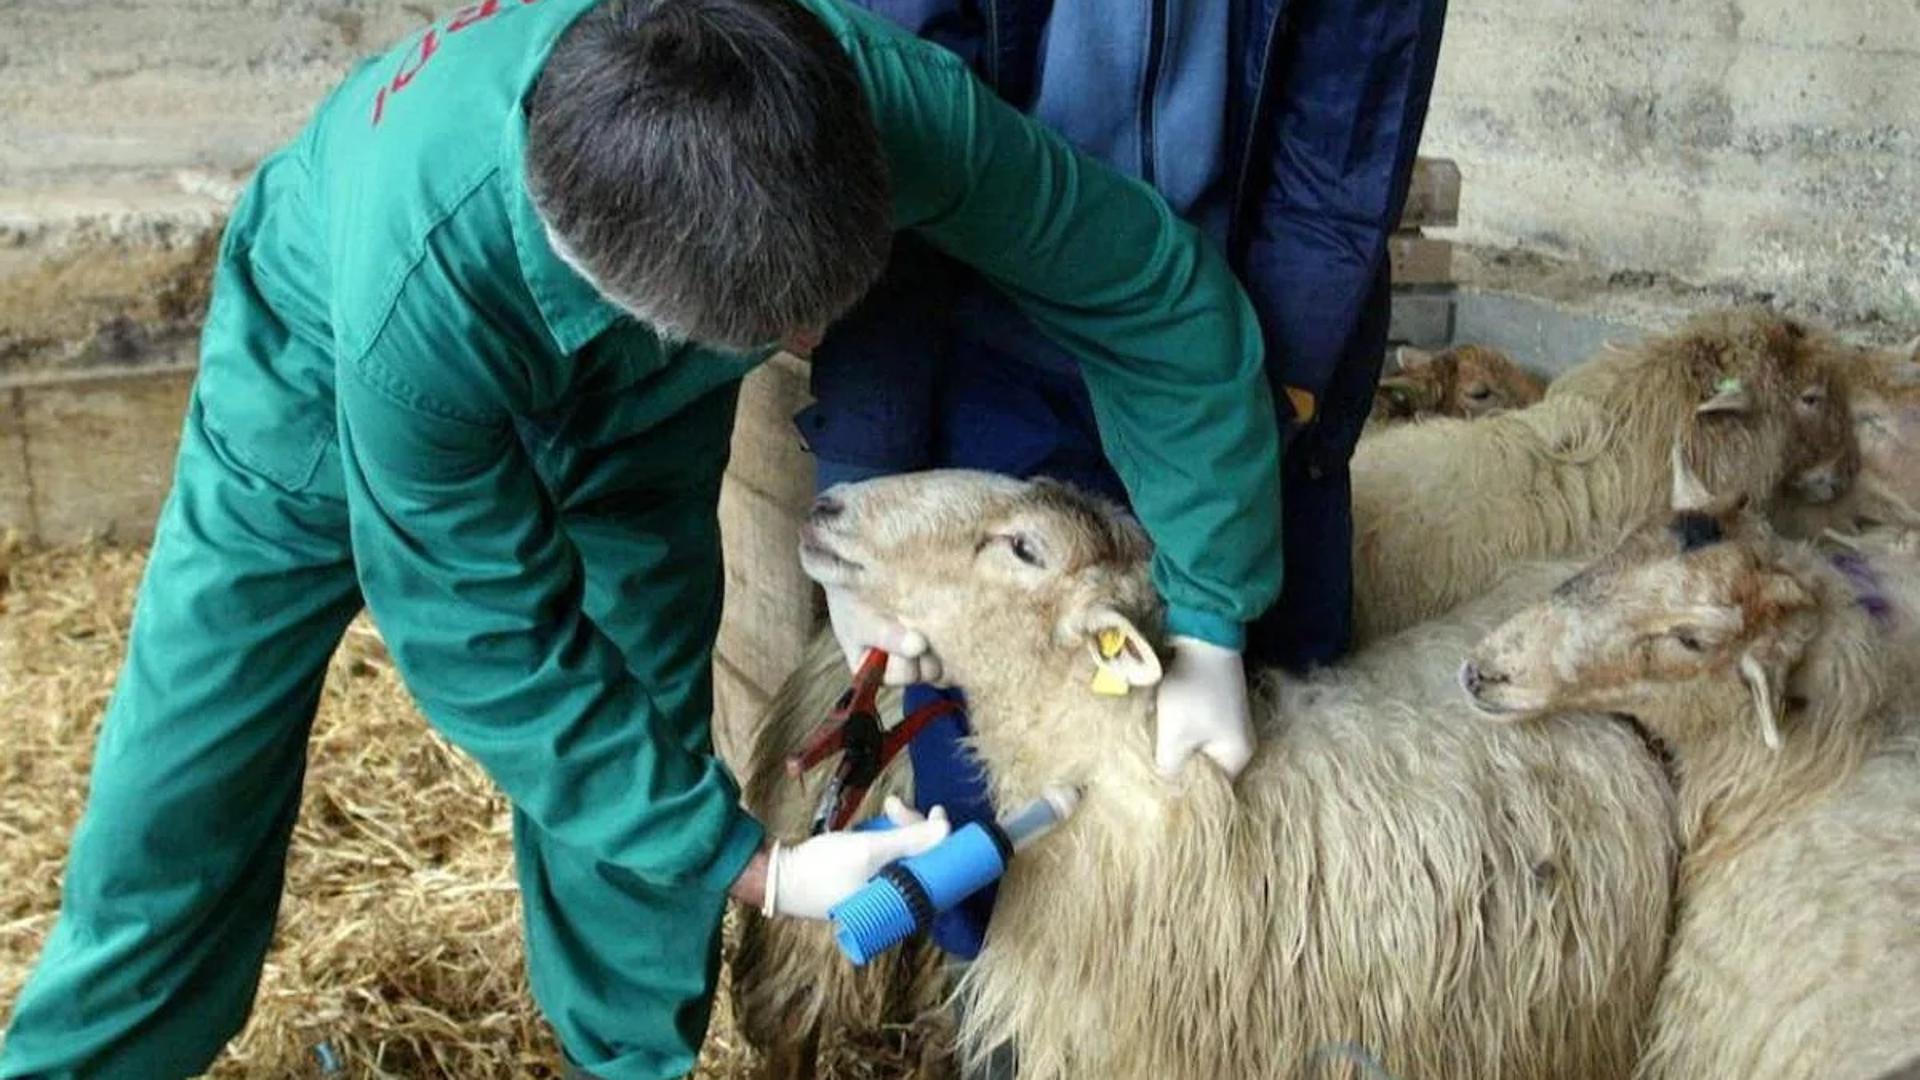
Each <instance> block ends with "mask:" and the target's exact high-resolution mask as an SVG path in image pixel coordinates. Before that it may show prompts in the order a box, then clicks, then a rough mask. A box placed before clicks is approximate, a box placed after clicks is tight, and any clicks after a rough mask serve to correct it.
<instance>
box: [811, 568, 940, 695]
mask: <svg viewBox="0 0 1920 1080" xmlns="http://www.w3.org/2000/svg"><path fill="white" fill-rule="evenodd" d="M824 591H825V592H826V594H827V619H828V620H829V621H830V622H832V623H833V636H834V638H835V639H836V640H838V641H839V642H840V651H841V652H842V653H843V654H845V656H846V658H847V670H849V671H858V670H860V660H861V658H862V657H864V656H866V654H867V650H868V649H879V650H880V651H881V652H884V653H886V654H887V674H886V679H885V681H886V684H887V685H888V686H912V685H913V684H915V683H931V684H934V685H939V683H940V676H941V671H940V658H939V657H937V656H935V655H933V652H932V651H931V650H929V649H928V648H927V639H926V637H925V635H923V634H921V633H920V632H919V631H916V630H909V629H907V628H906V627H904V626H901V625H900V624H899V623H897V622H894V621H893V620H892V619H889V618H887V617H886V616H884V615H882V614H880V613H879V612H878V611H875V610H874V609H873V608H871V607H868V606H867V605H866V604H863V603H861V602H860V601H859V600H858V599H856V598H855V597H854V595H853V594H852V593H850V592H847V591H846V590H844V589H834V588H827V589H825V590H824Z"/></svg>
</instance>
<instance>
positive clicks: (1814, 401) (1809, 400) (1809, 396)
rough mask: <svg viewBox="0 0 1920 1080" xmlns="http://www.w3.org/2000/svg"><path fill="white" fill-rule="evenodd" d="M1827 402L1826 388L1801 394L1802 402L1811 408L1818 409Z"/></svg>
mask: <svg viewBox="0 0 1920 1080" xmlns="http://www.w3.org/2000/svg"><path fill="white" fill-rule="evenodd" d="M1826 403H1827V392H1826V391H1825V390H1808V391H1807V392H1806V393H1804V394H1801V395H1800V404H1802V405H1805V406H1806V407H1807V408H1809V409H1817V408H1819V407H1820V406H1822V405H1825V404H1826Z"/></svg>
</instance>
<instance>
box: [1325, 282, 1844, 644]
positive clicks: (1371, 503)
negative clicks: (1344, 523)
mask: <svg viewBox="0 0 1920 1080" xmlns="http://www.w3.org/2000/svg"><path fill="white" fill-rule="evenodd" d="M1842 352H1844V350H1843V349H1842V348H1841V347H1840V346H1838V345H1837V344H1836V343H1835V342H1833V341H1832V340H1831V339H1830V338H1828V337H1826V336H1825V335H1822V334H1815V333H1813V332H1810V331H1809V330H1807V329H1805V328H1804V327H1802V326H1801V325H1799V324H1798V323H1795V322H1792V321H1790V320H1787V319H1784V318H1781V317H1779V316H1777V315H1773V314H1771V313H1769V312H1767V311H1765V310H1761V309H1750V308H1739V309H1731V310H1725V311H1714V312H1708V313H1705V314H1702V315H1698V316H1695V317H1694V318H1693V319H1691V320H1689V321H1688V322H1687V323H1686V324H1684V325H1683V326H1682V327H1681V328H1680V329H1679V330H1677V331H1676V332H1675V333H1673V334H1671V335H1668V336H1665V337H1656V338H1652V339H1649V340H1648V341H1646V342H1644V343H1642V344H1641V345H1639V346H1638V347H1636V348H1632V349H1621V350H1610V351H1607V352H1604V353H1602V354H1601V355H1600V356H1598V357H1596V358H1594V359H1592V360H1589V361H1588V362H1586V363H1585V364H1582V365H1581V366H1580V367H1577V368H1575V369H1574V370H1572V371H1569V372H1567V373H1566V374H1565V375H1562V376H1561V377H1560V378H1559V379H1557V380H1555V381H1554V383H1553V384H1552V386H1551V387H1549V389H1548V391H1547V395H1546V397H1545V399H1544V400H1542V401H1541V402H1540V403H1539V404H1537V405H1534V406H1532V407H1530V408H1526V409H1521V410H1519V411H1516V412H1510V413H1505V414H1502V415H1499V416H1493V417H1488V418H1485V419H1481V420H1476V421H1472V422H1466V421H1459V420H1444V419H1435V420H1429V421H1425V422H1423V423H1419V424H1408V425H1403V426H1400V427H1395V428H1392V429H1389V430H1386V431H1383V432H1381V433H1380V434H1379V435H1377V436H1375V437H1373V438H1369V439H1363V440H1361V442H1360V445H1359V448H1358V450H1357V451H1356V452H1355V454H1354V457H1353V462H1352V481H1353V515H1354V541H1353V542H1354V633H1355V638H1356V640H1358V641H1360V642H1366V641H1372V640H1376V639H1378V638H1380V637H1382V636H1384V635H1386V634H1388V633H1391V632H1393V631H1394V630H1397V629H1400V628H1402V627H1406V626H1410V625H1412V624H1414V623H1417V622H1419V621H1421V620H1423V619H1426V618H1429V617H1432V616H1434V615H1438V614H1441V613H1443V612H1445V611H1447V610H1449V609H1450V608H1452V607H1454V606H1455V605H1456V604H1458V603H1460V602H1461V601H1462V600H1464V599H1466V598H1468V597H1470V596H1475V595H1477V594H1479V593H1480V592H1481V591H1483V590H1484V589H1485V588H1486V587H1487V586H1488V585H1489V584H1490V583H1492V582H1494V581H1497V580H1498V579H1499V577H1500V575H1501V574H1502V573H1503V572H1504V571H1505V569H1506V567H1507V566H1508V565H1509V564H1510V563H1512V562H1513V561H1514V560H1515V559H1518V558H1565V557H1574V556H1580V555H1591V554H1596V553H1598V552H1599V551H1600V550H1604V549H1605V547H1606V546H1607V545H1609V544H1611V543H1613V542H1614V541H1615V540H1616V539H1618V537H1619V535H1620V534H1621V533H1623V532H1624V531H1626V530H1627V529H1628V528H1630V527H1632V526H1633V525H1634V524H1636V523H1638V522H1639V521H1641V520H1643V519H1644V518H1645V517H1646V516H1647V515H1648V514H1651V513H1654V512H1656V511H1658V510H1659V509H1660V508H1661V507H1662V506H1663V505H1664V500H1665V498H1666V495H1667V491H1666V484H1667V470H1666V462H1667V457H1668V451H1669V449H1670V448H1671V447H1672V446H1673V445H1674V442H1675V439H1676V437H1677V436H1678V433H1679V432H1681V431H1682V430H1685V429H1687V428H1688V427H1689V426H1690V427H1691V431H1692V434H1691V435H1690V436H1689V437H1688V441H1689V444H1690V445H1689V453H1690V455H1691V458H1692V461H1693V464H1694V466H1695V467H1696V468H1697V469H1698V470H1699V471H1700V472H1701V473H1702V474H1703V475H1704V476H1705V477H1706V479H1707V480H1708V482H1710V483H1712V484H1714V485H1716V489H1718V490H1725V491H1729V492H1732V491H1742V492H1746V493H1748V494H1750V495H1752V496H1753V497H1754V498H1755V499H1756V500H1760V501H1766V500H1770V499H1771V498H1772V497H1773V496H1774V495H1775V493H1776V492H1777V491H1781V490H1782V489H1787V490H1788V491H1789V492H1793V489H1794V487H1795V484H1796V483H1798V484H1799V485H1800V486H1801V487H1802V488H1803V490H1799V491H1797V492H1793V493H1796V494H1799V495H1801V496H1803V497H1804V498H1806V499H1807V500H1808V501H1816V502H1817V501H1821V500H1823V499H1828V498H1831V497H1832V496H1833V495H1834V494H1836V493H1837V492H1838V491H1839V490H1840V489H1843V488H1844V487H1845V486H1846V485H1847V484H1848V483H1849V482H1850V481H1851V479H1852V475H1853V471H1854V469H1855V467H1856V466H1857V449H1856V447H1855V445H1854V442H1853V437H1852V431H1851V427H1850V424H1849V419H1848V414H1847V407H1846V392H1845V391H1846V387H1845V385H1844V383H1843V382H1842V381H1841V378H1840V371H1839V369H1840V367H1841V365H1840V363H1839V362H1838V361H1837V359H1836V358H1837V357H1838V356H1839V355H1840V354H1841V353H1842Z"/></svg>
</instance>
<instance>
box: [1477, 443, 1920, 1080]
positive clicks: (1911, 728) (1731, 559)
mask: <svg viewBox="0 0 1920 1080" xmlns="http://www.w3.org/2000/svg"><path fill="white" fill-rule="evenodd" d="M1675 489H1676V492H1677V493H1678V497H1677V499H1676V502H1677V504H1678V510H1677V511H1676V513H1675V515H1674V516H1673V519H1672V521H1671V522H1670V523H1667V524H1662V525H1656V526H1654V527H1651V528H1648V529H1646V530H1644V531H1642V532H1640V533H1638V534H1636V535H1634V536H1633V537H1631V538H1630V539H1628V540H1627V541H1626V542H1624V543H1623V544H1622V545H1621V547H1620V548H1619V549H1618V550H1616V551H1615V552H1613V553H1612V554H1611V555H1609V556H1608V557H1607V558H1606V559H1604V560H1602V561H1601V562H1600V563H1598V564H1596V565H1595V566H1594V567H1593V568H1591V569H1589V570H1588V571H1586V572H1584V573H1582V574H1581V575H1579V576H1578V577H1576V578H1574V579H1573V580H1571V581H1570V582H1568V583H1567V584H1566V585H1565V586H1564V587H1563V588H1561V589H1560V590H1559V591H1557V592H1556V593H1554V594H1553V595H1552V596H1551V597H1550V598H1549V599H1547V600H1546V601H1544V602H1543V603H1541V604H1540V605H1539V606H1537V607H1535V608H1532V609H1530V610H1528V611H1525V612H1523V613H1520V614H1518V615H1516V616H1515V617H1514V618H1513V619H1512V620H1511V621H1510V622H1508V623H1507V624H1506V625H1505V626H1503V627H1501V628H1500V629H1499V630H1498V631H1496V632H1495V633H1494V634H1493V635H1492V636H1491V637H1490V638H1489V639H1488V640H1487V641H1486V642H1485V643H1484V644H1483V645H1482V646H1481V647H1479V648H1478V649H1476V650H1475V652H1474V655H1473V657H1472V659H1471V660H1470V661H1469V662H1468V663H1467V664H1466V665H1465V667H1464V668H1463V669H1462V672H1461V682H1462V684H1463V685H1464V686H1465V687H1466V689H1467V692H1468V694H1469V695H1470V696H1471V697H1472V698H1473V700H1474V701H1475V703H1476V704H1477V705H1478V706H1479V707H1481V708H1482V709H1483V710H1485V711H1487V712H1489V713H1492V714H1494V715H1496V716H1498V717H1500V718H1503V719H1509V720H1517V719H1523V718H1531V717H1536V716H1543V715H1550V714H1554V713H1558V712H1560V711H1563V710H1566V709H1581V710H1606V711H1613V712H1621V713H1627V714H1631V715H1632V716H1633V717H1634V718H1636V719H1637V720H1638V721H1639V722H1640V723H1642V724H1644V725H1645V726H1646V728H1647V729H1648V730H1650V731H1651V732H1652V733H1653V734H1654V735H1656V736H1658V737H1659V738H1660V739H1661V740H1662V741H1663V742H1664V743H1665V745H1666V747H1667V748H1668V749H1669V751H1670V753H1671V755H1672V758H1673V762H1674V768H1675V772H1676V774H1677V775H1678V776H1679V783H1678V792H1677V796H1678V797H1677V801H1676V803H1675V805H1676V807H1677V809H1678V811H1679V814H1680V817H1679V822H1678V823H1679V827H1680V830H1681V838H1682V843H1683V845H1684V848H1685V855H1684V857H1683V861H1682V863H1681V866H1680V878H1679V882H1680V884H1679V898H1678V899H1679V908H1678V911H1679V917H1678V921H1677V925H1676V928H1675V931H1674V938H1673V942H1672V945H1671V948H1670V951H1669V954H1668V960H1667V970H1666V974H1665V975H1664V977H1663V979H1662V982H1661V986H1660V993H1659V999H1658V1002H1657V1005H1656V1008H1655V1018H1654V1027H1653V1032H1652V1037H1651V1039H1650V1041H1649V1044H1648V1049H1647V1052H1646V1055H1645V1057H1644V1059H1643V1061H1642V1062H1641V1064H1640V1067H1639V1070H1638V1075H1639V1077H1641V1078H1642V1080H1683V1078H1684V1080H1746V1078H1749V1077H1767V1078H1769V1080H1797V1078H1806V1080H1814V1078H1820V1080H1854V1078H1860V1080H1867V1078H1872V1077H1878V1076H1881V1075H1883V1074H1885V1073H1887V1072H1888V1071H1890V1070H1892V1069H1895V1068H1896V1067H1898V1066H1901V1065H1903V1064H1907V1063H1909V1062H1911V1061H1913V1060H1915V1059H1916V1057H1920V564H1916V562H1915V560H1914V559H1913V557H1912V555H1911V549H1912V545H1911V544H1908V545H1907V550H1906V551H1904V552H1902V551H1899V550H1896V548H1895V546H1893V545H1873V544H1871V542H1869V544H1868V545H1867V551H1866V552H1847V553H1844V554H1842V555H1840V556H1837V557H1836V556H1828V555H1823V554H1821V553H1819V552H1816V551H1815V550H1813V549H1812V548H1811V547H1809V546H1807V545H1805V544H1800V543H1793V542H1788V541H1783V540H1780V539H1778V538H1776V537H1774V536H1773V535H1771V533H1770V532H1769V530H1768V529H1767V528H1766V527H1765V526H1764V524H1762V523H1761V522H1760V521H1759V520H1758V519H1757V518H1755V517H1753V516H1752V515H1747V514H1744V513H1741V512H1737V511H1734V510H1731V509H1728V508H1727V504H1726V503H1720V504H1716V505H1715V506H1709V505H1708V504H1707V502H1706V500H1705V489H1704V488H1702V487H1700V486H1699V485H1698V483H1697V482H1693V481H1686V480H1684V479H1683V481H1682V482H1681V483H1677V484H1676V485H1675Z"/></svg>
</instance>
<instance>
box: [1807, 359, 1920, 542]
mask: <svg viewBox="0 0 1920 1080" xmlns="http://www.w3.org/2000/svg"><path fill="white" fill-rule="evenodd" d="M1855 353H1856V359H1855V360H1854V361H1853V362H1852V363H1851V364H1850V365H1849V366H1848V367H1847V370H1846V376H1847V382H1848V386H1849V389H1848V406H1849V412H1850V417H1851V420H1852V423H1853V431H1854V437H1855V440H1856V442H1857V443H1858V444H1859V447H1860V474H1859V476H1858V478H1857V479H1856V481H1855V483H1853V484H1852V485H1851V486H1850V487H1848V489H1847V490H1846V492H1845V493H1844V496H1843V497H1842V498H1840V499H1837V500H1835V501H1833V502H1830V503H1824V504H1820V505H1806V504H1799V505H1794V506H1791V507H1790V514H1791V516H1790V517H1789V518H1788V526H1787V531H1789V532H1790V533H1791V534H1792V535H1796V536H1817V535H1820V534H1821V533H1823V532H1825V531H1827V530H1830V529H1833V530H1840V531H1847V532H1850V531H1854V530H1856V529H1858V528H1860V527H1861V526H1863V525H1888V526H1908V527H1911V526H1920V338H1915V339H1914V340H1913V341H1911V342H1908V343H1907V344H1906V345H1904V346H1902V347H1900V348H1898V349H1874V348H1861V349H1856V350H1855Z"/></svg>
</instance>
